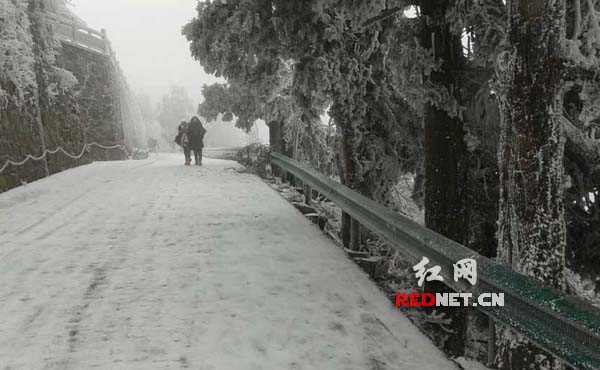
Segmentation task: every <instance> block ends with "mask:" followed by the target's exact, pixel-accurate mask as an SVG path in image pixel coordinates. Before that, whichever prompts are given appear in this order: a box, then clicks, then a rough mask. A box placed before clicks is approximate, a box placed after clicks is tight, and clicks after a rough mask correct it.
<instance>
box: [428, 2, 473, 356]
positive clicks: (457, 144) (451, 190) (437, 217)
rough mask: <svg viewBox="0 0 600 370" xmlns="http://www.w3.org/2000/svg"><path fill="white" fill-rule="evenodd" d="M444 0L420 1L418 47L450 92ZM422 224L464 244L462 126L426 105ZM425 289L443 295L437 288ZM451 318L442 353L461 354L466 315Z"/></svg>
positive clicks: (452, 38) (456, 55)
mask: <svg viewBox="0 0 600 370" xmlns="http://www.w3.org/2000/svg"><path fill="white" fill-rule="evenodd" d="M448 6H449V2H448V0H424V1H422V3H421V14H422V18H423V25H422V26H423V29H422V34H421V43H422V44H423V46H424V47H426V48H428V49H430V50H432V51H433V54H434V56H435V58H436V59H441V60H442V61H443V63H442V66H441V68H440V70H438V71H435V72H433V73H432V74H431V75H430V76H429V78H430V80H431V81H432V82H433V83H435V84H438V85H439V86H441V87H444V88H446V89H448V91H455V90H456V89H455V86H456V81H455V77H456V75H455V72H456V70H457V69H458V68H459V66H460V64H461V61H462V45H461V41H460V38H459V37H458V36H456V35H453V34H451V33H450V29H449V26H448V24H447V23H446V22H445V15H446V9H447V8H448ZM424 121H425V224H426V226H427V227H428V228H430V229H432V230H434V231H437V232H438V233H440V234H442V235H444V236H446V237H448V238H450V239H452V240H455V241H457V242H459V243H462V244H466V243H467V238H468V235H469V229H468V219H469V218H468V216H467V207H466V194H467V192H466V189H465V186H466V184H467V151H466V147H465V143H464V131H463V123H462V121H461V120H460V119H459V118H458V117H452V116H450V114H449V113H448V112H447V111H445V110H443V109H441V108H439V107H437V106H434V105H433V104H431V103H427V104H426V105H425V110H424ZM427 289H428V290H430V291H431V290H434V291H438V292H442V291H448V288H447V287H446V286H445V285H443V284H441V283H437V284H435V285H434V284H431V285H428V288H427ZM442 311H443V312H444V313H445V314H446V315H447V317H450V318H451V319H452V323H451V329H452V330H453V333H447V334H446V335H447V337H448V338H447V339H446V340H445V341H444V342H443V346H444V349H445V351H446V352H448V353H450V354H451V355H453V356H462V355H463V354H464V350H465V339H466V338H465V337H466V315H465V312H464V310H461V309H457V308H451V309H449V310H442Z"/></svg>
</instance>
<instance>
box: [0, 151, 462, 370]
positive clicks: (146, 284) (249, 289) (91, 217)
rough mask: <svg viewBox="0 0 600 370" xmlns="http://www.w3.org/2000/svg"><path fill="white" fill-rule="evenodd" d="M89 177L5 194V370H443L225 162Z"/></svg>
mask: <svg viewBox="0 0 600 370" xmlns="http://www.w3.org/2000/svg"><path fill="white" fill-rule="evenodd" d="M205 164H206V165H205V166H204V167H201V168H198V167H184V166H183V165H182V158H180V156H168V155H161V156H159V157H156V156H152V157H151V158H150V159H149V160H145V161H127V162H107V163H94V164H92V165H89V166H85V167H80V168H77V169H73V170H69V171H66V172H63V173H60V174H58V175H55V176H52V177H50V178H48V179H44V180H41V181H38V182H35V183H32V184H29V185H27V186H25V187H22V188H18V189H14V190H12V191H10V192H8V193H4V194H0V282H1V284H0V370H9V369H10V370H42V369H44V370H58V369H60V370H85V369H101V370H118V369H139V370H152V369H181V368H189V369H199V370H200V369H205V370H208V369H214V370H221V369H223V370H238V369H274V370H280V369H319V370H321V369H323V370H337V369H357V370H358V369H361V370H362V369H366V370H370V369H407V370H408V369H419V370H428V369H431V370H452V369H455V368H456V367H455V365H453V364H452V363H451V362H449V361H448V360H446V359H445V358H444V356H443V355H442V354H441V353H440V351H439V350H437V349H436V348H435V347H434V346H433V345H432V344H431V343H430V342H429V341H428V340H427V339H426V338H425V337H423V335H421V334H420V333H419V332H418V331H417V329H416V328H415V327H414V326H413V325H412V324H411V323H410V322H409V321H408V319H406V318H405V317H403V316H402V315H401V314H400V313H399V312H398V311H396V310H395V309H394V308H393V307H392V305H391V304H390V303H389V301H388V299H387V298H386V297H385V296H384V295H383V294H382V293H380V292H379V291H378V289H377V287H376V286H375V284H374V283H372V282H371V281H370V280H369V279H368V278H367V276H366V275H365V274H364V273H363V272H362V271H360V269H359V268H358V267H357V266H356V265H354V264H353V263H352V262H351V261H350V260H349V259H348V258H347V257H346V256H345V255H344V254H343V252H342V251H341V250H340V249H339V248H338V247H336V246H335V245H334V244H332V243H331V242H330V241H329V240H328V239H326V238H325V237H324V236H323V235H322V234H321V232H320V231H319V230H318V229H317V228H315V227H313V226H312V225H311V224H309V223H308V221H306V220H305V219H304V217H303V216H302V215H300V213H298V212H297V211H296V210H295V209H294V208H293V207H292V206H291V205H290V204H288V203H287V202H286V201H285V200H284V199H282V198H281V197H280V196H279V195H278V194H277V193H276V192H275V191H273V190H272V189H270V188H269V187H268V186H267V185H266V184H265V183H263V182H262V181H261V180H260V179H258V178H257V177H255V176H252V175H247V174H240V173H238V172H237V170H236V169H237V165H236V164H235V163H233V162H229V161H220V160H211V159H207V160H206V163H205Z"/></svg>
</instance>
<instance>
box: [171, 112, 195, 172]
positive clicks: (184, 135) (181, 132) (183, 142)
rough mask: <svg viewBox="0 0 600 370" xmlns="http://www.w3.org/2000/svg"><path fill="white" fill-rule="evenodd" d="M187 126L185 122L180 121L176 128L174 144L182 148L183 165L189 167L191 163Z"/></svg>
mask: <svg viewBox="0 0 600 370" xmlns="http://www.w3.org/2000/svg"><path fill="white" fill-rule="evenodd" d="M188 130H189V124H188V123H187V122H185V121H181V123H180V124H179V126H178V127H177V136H175V143H177V145H179V146H180V147H181V148H183V154H184V155H185V165H186V166H189V165H190V164H191V163H192V158H191V152H190V138H189V133H188Z"/></svg>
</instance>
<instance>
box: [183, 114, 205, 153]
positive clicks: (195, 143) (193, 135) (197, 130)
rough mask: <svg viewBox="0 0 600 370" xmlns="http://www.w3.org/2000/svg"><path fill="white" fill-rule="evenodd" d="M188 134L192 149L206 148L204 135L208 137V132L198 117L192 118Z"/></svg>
mask: <svg viewBox="0 0 600 370" xmlns="http://www.w3.org/2000/svg"><path fill="white" fill-rule="evenodd" d="M187 132H188V136H189V140H190V148H192V149H201V148H203V147H204V135H206V130H205V129H204V127H203V126H202V122H200V119H199V118H198V117H194V118H192V120H191V121H190V123H189V125H188V131H187Z"/></svg>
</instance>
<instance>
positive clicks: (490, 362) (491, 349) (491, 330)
mask: <svg viewBox="0 0 600 370" xmlns="http://www.w3.org/2000/svg"><path fill="white" fill-rule="evenodd" d="M495 360H496V324H494V319H492V318H491V317H489V316H488V346H487V366H488V367H489V368H491V367H492V366H494V362H495Z"/></svg>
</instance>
